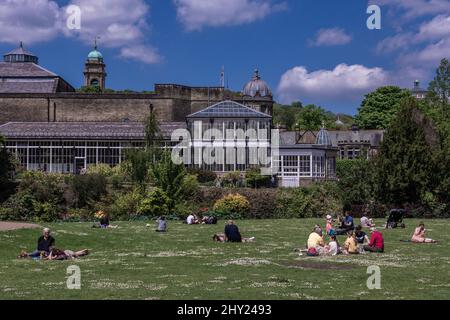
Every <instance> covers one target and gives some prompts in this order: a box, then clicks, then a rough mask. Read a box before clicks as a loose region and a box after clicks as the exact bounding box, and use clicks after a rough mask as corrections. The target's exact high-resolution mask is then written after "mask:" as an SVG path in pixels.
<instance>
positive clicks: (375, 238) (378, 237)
mask: <svg viewBox="0 0 450 320" xmlns="http://www.w3.org/2000/svg"><path fill="white" fill-rule="evenodd" d="M370 234H371V235H370V242H369V245H368V246H364V251H368V252H384V239H383V235H382V234H381V232H380V231H378V230H377V229H376V228H375V227H372V228H370Z"/></svg>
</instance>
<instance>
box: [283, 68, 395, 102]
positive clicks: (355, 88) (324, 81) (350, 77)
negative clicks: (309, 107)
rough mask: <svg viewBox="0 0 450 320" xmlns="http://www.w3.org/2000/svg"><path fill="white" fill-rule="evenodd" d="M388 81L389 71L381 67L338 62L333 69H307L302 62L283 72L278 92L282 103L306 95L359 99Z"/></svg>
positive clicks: (322, 99) (330, 99)
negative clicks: (301, 64) (309, 70)
mask: <svg viewBox="0 0 450 320" xmlns="http://www.w3.org/2000/svg"><path fill="white" fill-rule="evenodd" d="M388 81H389V74H388V72H386V71H385V70H383V69H382V68H368V67H365V66H362V65H347V64H339V65H338V66H336V67H335V68H334V69H333V70H317V71H313V72H308V70H307V69H306V68H305V67H303V66H301V67H295V68H292V69H290V70H288V71H287V72H286V73H284V74H283V76H282V77H281V80H280V83H279V85H278V90H277V92H278V95H279V97H280V101H281V102H282V103H290V102H292V101H295V100H301V101H305V99H306V100H312V101H315V102H316V103H324V102H325V103H326V102H335V101H358V100H359V99H361V97H362V96H363V95H364V94H365V93H367V92H370V91H371V90H373V89H374V88H377V87H379V86H382V85H386V84H387V82H388Z"/></svg>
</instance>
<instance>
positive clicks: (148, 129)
mask: <svg viewBox="0 0 450 320" xmlns="http://www.w3.org/2000/svg"><path fill="white" fill-rule="evenodd" d="M151 109H152V110H151V111H150V114H149V115H148V116H147V118H146V119H145V147H146V148H147V149H156V148H158V147H159V145H158V142H159V141H161V139H162V137H161V130H160V128H159V122H158V119H157V117H156V113H155V112H153V107H152V108H151Z"/></svg>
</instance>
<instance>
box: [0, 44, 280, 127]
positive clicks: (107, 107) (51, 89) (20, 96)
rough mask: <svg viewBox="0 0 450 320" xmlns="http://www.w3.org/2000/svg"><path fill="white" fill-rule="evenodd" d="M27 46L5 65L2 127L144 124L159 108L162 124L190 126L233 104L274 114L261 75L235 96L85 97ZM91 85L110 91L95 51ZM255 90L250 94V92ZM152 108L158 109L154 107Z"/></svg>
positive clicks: (177, 91) (181, 90) (0, 76)
mask: <svg viewBox="0 0 450 320" xmlns="http://www.w3.org/2000/svg"><path fill="white" fill-rule="evenodd" d="M37 62H38V58H37V57H36V56H34V55H32V54H30V53H28V52H26V51H24V50H23V47H22V45H21V47H20V48H19V49H17V50H14V51H13V52H11V53H9V54H6V55H5V58H4V62H1V63H0V124H3V123H7V122H22V121H35V122H84V121H91V122H122V121H136V122H139V121H143V120H144V119H145V118H146V117H147V115H148V114H149V112H150V109H153V110H154V111H155V113H156V114H157V117H158V119H159V120H160V121H162V122H173V121H185V117H186V116H187V115H189V114H192V113H195V112H197V111H200V110H202V109H204V108H207V107H209V106H212V105H213V104H215V103H218V102H220V101H223V100H233V101H236V102H238V103H242V104H244V105H246V106H249V107H251V108H253V109H255V110H257V111H261V112H265V113H267V114H269V115H271V114H272V111H273V103H274V102H273V96H272V92H271V91H270V89H269V87H268V86H267V84H266V83H265V82H264V81H263V80H261V77H260V75H259V72H256V74H255V76H254V77H253V78H252V79H251V80H250V81H249V83H248V84H246V85H245V88H244V90H243V92H241V93H235V92H231V91H229V90H227V89H226V88H224V87H189V86H184V85H179V84H155V88H154V91H153V92H152V93H80V92H75V89H74V88H73V87H72V86H71V85H70V84H68V83H67V82H66V81H64V80H63V79H62V78H61V77H60V76H58V75H56V74H55V73H53V72H50V71H48V70H46V69H44V68H43V67H41V66H39V65H38V64H37ZM84 76H85V80H84V84H85V85H99V86H101V87H102V88H103V87H104V86H105V78H106V66H105V63H104V57H103V55H102V54H101V53H100V52H99V51H98V49H97V48H96V47H95V48H94V51H92V52H90V53H89V55H88V57H87V60H86V64H85V70H84ZM247 89H249V90H247ZM151 107H152V108H151Z"/></svg>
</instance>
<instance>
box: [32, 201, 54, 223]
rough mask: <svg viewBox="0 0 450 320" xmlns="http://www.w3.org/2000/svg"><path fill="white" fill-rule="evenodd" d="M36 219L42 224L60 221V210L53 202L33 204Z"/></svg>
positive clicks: (35, 202) (36, 202)
mask: <svg viewBox="0 0 450 320" xmlns="http://www.w3.org/2000/svg"><path fill="white" fill-rule="evenodd" d="M33 212H34V214H35V215H34V219H35V220H37V221H42V222H52V221H56V220H58V219H59V213H58V212H59V208H58V206H57V205H56V204H55V203H54V202H51V201H46V202H39V201H34V202H33Z"/></svg>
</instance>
